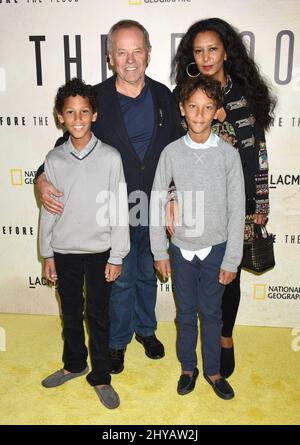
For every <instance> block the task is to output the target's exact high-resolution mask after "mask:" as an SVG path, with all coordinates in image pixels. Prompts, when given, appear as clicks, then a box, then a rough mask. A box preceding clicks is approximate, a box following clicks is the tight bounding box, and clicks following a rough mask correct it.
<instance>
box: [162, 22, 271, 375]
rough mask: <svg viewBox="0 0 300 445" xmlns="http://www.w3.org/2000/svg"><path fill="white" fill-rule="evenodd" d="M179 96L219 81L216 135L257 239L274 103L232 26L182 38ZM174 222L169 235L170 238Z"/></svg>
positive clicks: (224, 348)
mask: <svg viewBox="0 0 300 445" xmlns="http://www.w3.org/2000/svg"><path fill="white" fill-rule="evenodd" d="M172 73H173V75H174V76H175V79H176V84H177V87H176V88H175V90H174V94H175V95H176V96H177V97H178V96H179V91H180V88H181V85H182V84H183V82H184V81H185V80H186V79H187V77H197V76H199V75H204V76H209V77H211V78H213V79H215V80H218V81H220V82H221V85H222V87H223V92H224V104H223V108H222V109H221V112H220V113H219V114H218V120H217V121H215V122H214V125H213V131H214V132H216V133H217V134H218V135H219V136H220V137H223V138H224V139H225V140H226V141H227V142H229V143H231V144H232V145H233V146H234V147H235V148H236V149H237V150H238V152H239V154H240V156H241V161H242V166H243V172H244V179H245V194H246V219H245V222H246V224H245V241H247V240H248V241H249V240H251V237H252V236H253V227H254V223H256V224H265V223H266V221H267V217H268V213H269V196H268V160H267V151H266V143H265V134H264V133H265V131H266V130H268V129H269V127H270V125H271V122H272V116H273V111H274V107H275V104H276V100H275V98H274V97H273V96H272V94H271V90H270V87H269V86H268V85H267V83H266V81H265V80H264V79H263V78H262V76H261V74H260V72H259V69H258V67H257V65H256V64H255V62H254V61H253V60H252V59H251V57H250V56H249V54H248V52H247V48H246V47H245V45H244V43H243V41H242V39H241V37H240V36H239V34H238V32H237V30H235V29H234V28H233V27H232V26H231V25H230V24H229V23H227V22H225V21H224V20H221V19H219V18H209V19H206V20H201V21H198V22H196V23H195V24H193V25H192V26H191V27H190V28H189V29H188V31H187V32H186V34H185V35H184V37H183V38H182V40H181V42H180V44H179V46H178V50H177V53H176V55H175V58H174V60H173V65H172ZM173 218H174V216H173V215H172V210H171V220H169V221H170V223H169V226H168V230H169V232H170V233H172V231H173V230H174V229H173V223H172V221H173ZM240 274H241V266H240V267H239V269H238V273H237V276H236V278H235V280H234V281H233V282H231V283H230V284H229V285H227V286H226V287H225V291H224V295H223V303H222V312H223V329H222V337H221V369H220V372H221V375H222V376H223V377H224V378H227V377H229V376H230V375H231V374H232V373H233V371H234V366H235V360H234V346H233V339H232V331H233V327H234V323H235V319H236V315H237V311H238V306H239V301H240V294H241V290H240Z"/></svg>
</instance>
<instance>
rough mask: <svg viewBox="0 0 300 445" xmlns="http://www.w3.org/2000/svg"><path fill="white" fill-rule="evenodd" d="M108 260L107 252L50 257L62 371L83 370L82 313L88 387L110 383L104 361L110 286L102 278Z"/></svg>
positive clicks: (107, 337)
mask: <svg viewBox="0 0 300 445" xmlns="http://www.w3.org/2000/svg"><path fill="white" fill-rule="evenodd" d="M108 257H109V251H107V252H103V253H95V254H60V253H56V252H55V253H54V260H55V265H56V272H57V277H58V293H59V296H60V300H61V308H62V316H63V337H64V349H63V363H64V368H65V369H66V370H68V371H70V372H81V371H83V370H84V369H85V368H86V366H87V356H88V351H87V347H86V345H85V335H84V324H83V320H84V309H85V312H86V318H87V323H88V330H89V347H90V358H91V364H92V369H91V372H90V373H89V374H88V375H87V381H88V382H89V383H90V384H91V385H92V386H95V385H106V384H107V385H109V384H110V380H111V377H110V374H109V361H108V360H109V349H108V348H109V346H108V345H109V299H110V288H111V285H110V283H107V282H106V281H105V277H104V270H105V266H106V263H107V260H108ZM84 279H85V284H86V304H85V308H84V295H83V288H84Z"/></svg>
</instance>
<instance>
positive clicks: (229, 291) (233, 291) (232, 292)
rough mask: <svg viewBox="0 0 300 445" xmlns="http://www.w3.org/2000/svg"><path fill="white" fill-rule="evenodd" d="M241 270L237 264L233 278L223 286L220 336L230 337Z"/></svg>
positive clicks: (235, 313) (238, 298) (238, 301)
mask: <svg viewBox="0 0 300 445" xmlns="http://www.w3.org/2000/svg"><path fill="white" fill-rule="evenodd" d="M241 270H242V266H239V268H238V271H237V274H236V277H235V279H234V280H233V281H232V282H231V283H229V284H227V286H225V291H224V294H223V299H222V320H223V327H222V336H223V337H232V331H233V327H234V323H235V319H236V315H237V311H238V308H239V304H240V299H241Z"/></svg>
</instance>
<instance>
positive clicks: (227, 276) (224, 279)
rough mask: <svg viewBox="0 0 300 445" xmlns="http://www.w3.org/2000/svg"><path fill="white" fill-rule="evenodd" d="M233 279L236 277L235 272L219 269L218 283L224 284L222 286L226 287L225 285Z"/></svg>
mask: <svg viewBox="0 0 300 445" xmlns="http://www.w3.org/2000/svg"><path fill="white" fill-rule="evenodd" d="M235 277H236V272H228V270H224V269H220V273H219V283H220V284H224V286H226V284H229V283H231V281H233V280H234V279H235Z"/></svg>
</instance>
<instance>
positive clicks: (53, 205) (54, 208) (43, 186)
mask: <svg viewBox="0 0 300 445" xmlns="http://www.w3.org/2000/svg"><path fill="white" fill-rule="evenodd" d="M36 188H37V191H38V195H39V198H40V201H41V203H42V204H43V206H44V207H45V209H46V210H48V212H50V213H54V214H60V213H62V211H63V209H64V205H63V204H62V203H61V202H59V201H57V199H55V198H53V196H55V197H57V198H59V197H60V196H63V193H62V192H60V191H59V190H57V188H55V187H54V185H52V184H51V182H48V181H47V179H46V176H45V175H44V174H42V175H40V176H39V177H38V178H37V180H36Z"/></svg>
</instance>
